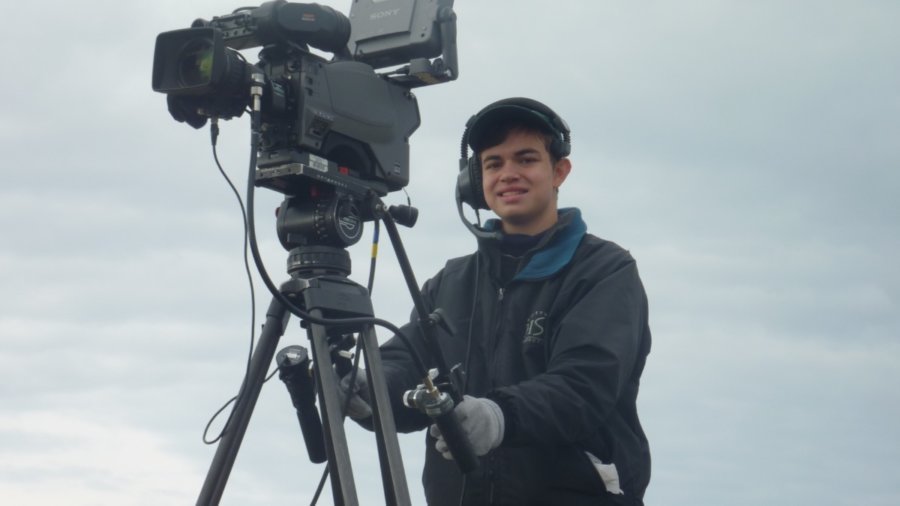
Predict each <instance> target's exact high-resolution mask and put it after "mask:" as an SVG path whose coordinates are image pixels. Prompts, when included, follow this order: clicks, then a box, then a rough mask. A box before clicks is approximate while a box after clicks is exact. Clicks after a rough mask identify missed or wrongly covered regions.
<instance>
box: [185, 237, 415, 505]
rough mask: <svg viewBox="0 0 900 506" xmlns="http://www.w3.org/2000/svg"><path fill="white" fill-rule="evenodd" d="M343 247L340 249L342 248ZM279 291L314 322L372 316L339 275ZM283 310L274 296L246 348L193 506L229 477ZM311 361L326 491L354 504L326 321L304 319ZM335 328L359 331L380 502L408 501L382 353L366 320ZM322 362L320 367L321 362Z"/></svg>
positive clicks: (362, 293) (217, 494) (211, 497)
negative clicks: (246, 362)
mask: <svg viewBox="0 0 900 506" xmlns="http://www.w3.org/2000/svg"><path fill="white" fill-rule="evenodd" d="M343 253H346V251H343ZM281 292H282V294H284V296H285V297H286V298H287V299H288V300H290V301H291V302H302V303H300V304H299V305H301V306H302V307H304V308H305V310H306V311H308V313H309V315H310V317H312V318H313V319H317V320H321V319H324V318H325V317H328V318H333V317H334V316H333V315H334V314H335V313H337V314H338V315H339V316H340V317H342V318H353V317H362V318H370V317H371V316H372V313H373V311H372V303H371V299H370V298H369V295H368V292H367V291H366V289H365V288H363V287H362V286H359V285H357V284H356V283H354V282H352V281H350V280H349V279H346V278H342V277H340V276H320V277H314V278H309V279H305V278H298V277H294V278H292V279H291V280H289V281H288V282H286V283H285V284H283V285H282V287H281ZM289 319H290V311H288V310H287V308H286V307H285V305H284V304H282V303H281V302H280V301H279V300H278V299H277V298H273V300H272V302H271V303H270V305H269V309H268V311H267V312H266V322H265V324H264V326H263V330H262V332H261V334H260V337H259V343H258V344H257V346H256V349H255V350H254V352H253V356H252V358H251V361H250V367H249V371H248V373H247V376H246V377H245V379H244V383H243V384H242V385H241V390H240V394H239V395H238V399H237V401H236V403H235V407H234V411H233V412H232V415H231V417H230V419H229V422H228V426H227V427H226V430H225V433H224V435H223V437H222V440H221V441H220V442H219V445H218V448H217V449H216V454H215V456H214V457H213V461H212V464H211V465H210V468H209V472H208V473H207V476H206V481H205V482H204V484H203V488H202V490H201V492H200V497H199V498H198V500H197V505H198V506H201V505H202V506H207V505H210V506H211V505H217V504H219V500H220V499H221V496H222V493H223V491H224V489H225V484H226V483H227V481H228V476H229V474H230V473H231V469H232V467H233V465H234V461H235V458H236V457H237V453H238V450H239V449H240V445H241V442H242V440H243V437H244V434H245V432H246V430H247V425H248V424H249V422H250V417H251V415H252V413H253V408H254V406H255V405H256V401H257V399H258V398H259V394H260V391H261V389H262V385H263V382H264V380H265V376H266V373H267V369H268V365H269V364H271V363H272V359H273V357H274V356H275V349H276V347H277V346H278V341H279V339H280V338H281V336H282V335H283V334H284V331H285V329H286V328H287V323H288V320H289ZM306 324H307V325H306V327H307V334H308V336H309V339H310V345H311V351H312V354H313V360H314V361H315V362H316V364H320V365H319V366H317V367H315V368H314V369H315V374H316V385H317V393H318V399H319V406H320V407H321V408H320V409H321V412H322V413H321V414H322V425H323V429H324V434H323V435H324V442H325V453H326V455H327V457H328V470H329V474H330V475H331V485H332V492H333V496H334V501H335V505H336V506H356V505H358V504H359V499H358V497H357V494H356V488H355V483H354V480H353V471H352V468H351V466H350V454H349V450H348V447H347V439H346V435H345V432H344V426H343V418H342V410H341V408H342V406H341V402H340V398H339V395H338V393H337V389H338V388H339V385H338V384H337V379H336V378H335V375H334V374H333V373H332V372H331V370H330V368H331V366H332V359H331V356H330V352H329V345H328V335H329V333H330V332H331V331H334V330H335V329H334V328H332V327H331V326H327V325H321V324H317V323H312V322H311V321H310V322H306ZM337 330H338V331H339V332H346V331H348V330H358V331H359V332H360V339H361V340H362V349H363V353H364V354H365V358H366V372H367V374H368V375H369V376H368V379H369V385H370V388H371V389H372V392H371V394H372V403H371V405H372V416H373V421H374V426H375V435H376V441H377V446H378V455H379V459H380V463H381V475H382V483H383V485H384V494H385V503H386V504H389V505H398V506H407V505H410V504H411V502H410V498H409V490H408V488H407V484H406V474H405V473H404V470H403V462H402V458H401V454H400V446H399V441H398V439H397V431H396V426H395V424H394V418H393V414H392V412H391V409H390V399H389V398H388V393H387V384H386V382H385V380H384V375H383V372H382V364H381V355H380V354H379V352H378V342H377V340H376V338H375V332H374V329H373V327H372V325H371V323H367V324H364V325H362V327H361V328H358V329H348V328H340V329H337ZM323 364H324V365H323Z"/></svg>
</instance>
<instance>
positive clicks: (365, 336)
mask: <svg viewBox="0 0 900 506" xmlns="http://www.w3.org/2000/svg"><path fill="white" fill-rule="evenodd" d="M360 339H362V340H363V342H362V345H363V352H364V353H365V356H366V374H367V375H368V380H369V385H371V390H372V391H371V394H372V395H371V397H370V398H371V399H372V420H373V423H374V429H375V438H376V440H377V443H378V455H379V459H380V461H381V481H382V484H383V486H384V498H385V504H388V505H397V506H409V505H410V504H411V503H410V499H409V489H408V487H407V485H406V473H405V472H404V471H403V460H402V458H401V455H400V442H399V441H398V440H397V427H396V425H395V424H394V414H393V412H392V411H391V400H390V398H389V397H388V391H387V383H386V382H385V380H384V374H383V372H382V365H381V354H380V352H379V351H378V341H377V340H376V339H375V331H374V329H373V328H372V326H368V327H366V329H365V330H364V331H363V332H362V333H360Z"/></svg>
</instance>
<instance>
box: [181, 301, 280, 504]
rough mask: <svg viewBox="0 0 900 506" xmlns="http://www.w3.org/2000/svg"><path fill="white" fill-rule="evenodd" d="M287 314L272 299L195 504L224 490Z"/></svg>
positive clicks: (216, 500) (219, 495) (210, 499)
mask: <svg viewBox="0 0 900 506" xmlns="http://www.w3.org/2000/svg"><path fill="white" fill-rule="evenodd" d="M290 316H291V314H290V313H289V312H288V311H287V310H286V309H285V307H284V306H283V305H282V304H281V303H280V302H278V300H277V299H272V302H271V303H270V304H269V310H268V311H267V312H266V323H265V325H263V330H262V333H261V334H260V336H259V342H258V343H257V345H256V349H255V350H254V351H253V357H252V358H251V359H250V369H249V371H248V372H247V377H246V378H244V382H243V384H242V385H241V390H240V393H239V394H238V398H237V400H236V401H235V405H234V410H233V411H232V412H231V416H230V417H229V420H228V423H227V425H226V427H225V432H224V434H223V435H222V440H221V441H219V445H218V447H217V448H216V455H215V457H213V461H212V464H211V465H210V467H209V472H208V473H207V474H206V481H205V482H204V483H203V489H201V491H200V497H199V498H198V499H197V505H198V506H214V505H217V504H219V500H220V499H221V498H222V492H224V490H225V484H226V483H227V482H228V476H229V475H230V474H231V468H232V466H234V460H235V458H236V457H237V453H238V450H240V448H241V441H242V440H243V439H244V433H245V432H247V425H248V424H249V423H250V416H251V415H252V414H253V408H254V407H255V406H256V401H257V399H259V392H260V390H262V385H263V381H264V380H265V378H266V372H267V370H268V367H269V364H271V363H272V358H273V357H274V356H275V348H276V347H278V340H279V339H281V336H282V335H283V334H284V329H285V328H286V327H287V323H288V319H289V318H290Z"/></svg>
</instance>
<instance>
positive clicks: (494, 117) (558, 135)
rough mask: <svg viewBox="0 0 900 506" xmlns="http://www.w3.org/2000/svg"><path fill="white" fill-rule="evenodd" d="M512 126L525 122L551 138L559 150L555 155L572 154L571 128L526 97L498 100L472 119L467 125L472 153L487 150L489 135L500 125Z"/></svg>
mask: <svg viewBox="0 0 900 506" xmlns="http://www.w3.org/2000/svg"><path fill="white" fill-rule="evenodd" d="M510 123H513V124H516V123H521V124H522V125H524V126H527V127H531V128H536V129H538V130H540V131H542V132H544V133H547V134H549V135H551V136H552V137H553V138H554V143H553V144H554V148H553V149H555V150H556V151H557V152H556V153H554V155H556V156H559V157H564V156H567V155H568V154H569V150H570V148H569V125H567V124H566V122H565V121H564V120H563V119H562V118H561V117H559V115H557V114H556V113H555V112H553V110H552V109H550V108H549V107H547V106H546V105H544V104H542V103H541V102H538V101H537V100H533V99H530V98H524V97H514V98H506V99H503V100H498V101H497V102H494V103H492V104H490V105H488V106H487V107H485V108H484V109H482V110H481V111H479V112H478V113H477V114H475V115H474V116H472V117H471V118H470V119H469V121H468V122H467V123H466V131H467V134H466V142H467V143H468V145H469V147H471V148H472V151H474V152H479V151H481V149H483V148H484V147H486V146H484V142H485V141H484V138H485V136H487V135H488V134H490V133H491V132H492V131H494V130H496V128H497V127H498V126H499V125H504V124H510ZM557 140H558V141H557Z"/></svg>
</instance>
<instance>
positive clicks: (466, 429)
mask: <svg viewBox="0 0 900 506" xmlns="http://www.w3.org/2000/svg"><path fill="white" fill-rule="evenodd" d="M455 412H456V416H457V418H458V419H459V424H460V428H461V429H462V432H463V434H465V436H466V437H467V438H469V442H470V443H471V444H472V450H473V451H474V452H475V455H478V456H479V457H480V456H482V455H484V454H485V453H487V452H489V451H491V450H493V449H494V448H496V447H498V446H500V443H501V442H502V441H503V411H501V410H500V406H498V405H497V403H496V402H494V401H492V400H490V399H484V398H477V397H472V396H471V395H467V396H465V398H463V401H462V402H461V403H459V405H458V406H456V408H455ZM428 431H429V433H430V434H431V435H432V436H434V437H436V438H437V443H435V445H434V447H435V448H437V451H439V452H441V455H442V456H443V457H444V458H445V459H447V460H452V459H453V455H451V454H450V450H449V449H448V448H447V443H446V442H445V441H444V437H443V436H442V435H441V431H440V430H439V429H438V427H437V425H432V426H431V427H430V428H429V429H428Z"/></svg>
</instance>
